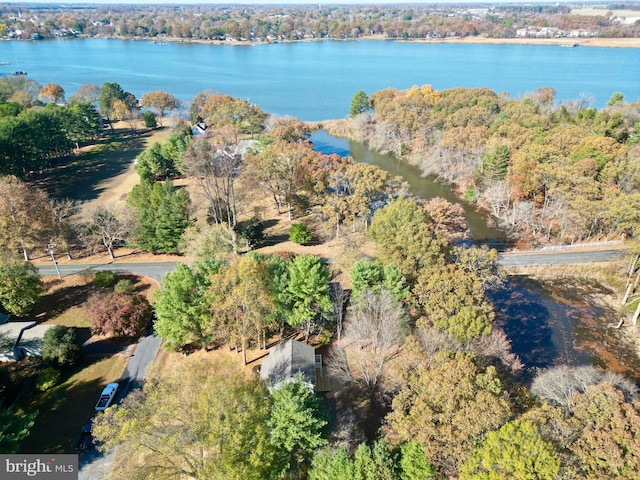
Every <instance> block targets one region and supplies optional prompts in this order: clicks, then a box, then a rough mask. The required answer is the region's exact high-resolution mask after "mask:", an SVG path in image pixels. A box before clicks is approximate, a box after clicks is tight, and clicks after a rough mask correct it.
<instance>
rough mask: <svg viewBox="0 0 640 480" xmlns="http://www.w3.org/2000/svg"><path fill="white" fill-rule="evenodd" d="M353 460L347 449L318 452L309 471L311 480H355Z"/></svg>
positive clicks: (326, 448)
mask: <svg viewBox="0 0 640 480" xmlns="http://www.w3.org/2000/svg"><path fill="white" fill-rule="evenodd" d="M354 478H355V471H354V466H353V460H352V459H351V457H350V456H349V452H348V451H347V450H346V449H345V448H331V447H325V448H322V449H320V450H316V452H315V453H314V455H313V460H312V462H311V468H310V469H309V480H353V479H354Z"/></svg>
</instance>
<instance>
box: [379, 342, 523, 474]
mask: <svg viewBox="0 0 640 480" xmlns="http://www.w3.org/2000/svg"><path fill="white" fill-rule="evenodd" d="M509 416H510V406H509V403H508V401H507V400H506V397H505V394H504V392H503V390H502V387H501V382H500V379H499V378H498V375H497V373H496V371H495V369H494V368H493V367H487V369H486V370H481V369H479V368H478V367H477V366H476V364H475V362H474V360H473V358H472V357H471V356H470V355H469V354H465V353H458V354H456V355H454V356H446V355H442V354H441V355H440V356H439V357H438V358H437V359H436V361H435V362H432V365H431V367H428V366H426V365H424V364H423V365H417V366H416V368H415V369H412V370H411V373H409V374H408V375H406V378H405V383H404V384H403V385H402V386H401V387H400V390H399V392H398V394H397V395H396V397H395V398H394V399H393V402H392V411H391V413H389V414H388V415H387V418H386V420H387V422H388V425H389V432H388V437H389V438H390V439H392V438H395V439H398V440H399V441H401V442H402V441H415V442H419V443H420V444H422V445H423V446H424V449H425V453H426V455H427V457H428V459H429V460H430V462H431V463H432V464H433V465H434V466H435V467H436V469H437V470H438V472H439V473H440V474H443V475H456V474H457V473H458V471H459V468H460V466H461V465H462V464H463V463H464V462H466V461H467V460H468V459H470V458H471V451H472V447H473V445H474V444H475V442H476V441H479V440H480V439H482V438H483V436H484V435H485V434H486V433H487V432H489V431H491V430H495V429H497V428H499V427H500V426H501V425H502V424H503V423H504V422H505V421H506V420H508V418H509Z"/></svg>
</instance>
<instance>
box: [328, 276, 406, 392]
mask: <svg viewBox="0 0 640 480" xmlns="http://www.w3.org/2000/svg"><path fill="white" fill-rule="evenodd" d="M405 325H406V313H405V312H404V309H403V308H402V305H401V304H400V303H399V302H398V301H397V300H396V299H395V297H394V296H393V294H392V293H391V292H389V291H387V290H386V289H384V288H382V289H380V290H378V291H372V290H369V291H365V292H362V293H361V294H360V295H358V297H357V298H356V299H355V301H354V303H353V305H351V307H350V308H349V312H348V314H347V321H346V326H345V330H344V337H343V339H342V341H341V342H340V343H339V344H337V345H336V346H335V347H334V348H333V349H332V353H331V356H330V357H329V359H328V368H329V371H330V372H331V373H332V374H334V375H336V376H337V377H339V378H341V379H343V380H345V381H348V382H352V383H354V384H356V385H358V386H359V387H361V388H362V389H363V390H365V391H366V392H367V394H368V396H369V398H370V399H371V400H375V399H376V398H377V397H378V395H379V394H381V393H382V391H381V388H382V384H383V381H384V376H385V370H386V367H387V365H388V362H389V361H390V360H391V359H392V358H394V357H395V356H396V355H397V354H398V352H399V350H400V347H401V346H402V343H403V341H404V336H403V333H402V332H403V328H404V326H405Z"/></svg>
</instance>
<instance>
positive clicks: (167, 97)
mask: <svg viewBox="0 0 640 480" xmlns="http://www.w3.org/2000/svg"><path fill="white" fill-rule="evenodd" d="M140 105H142V107H143V108H150V109H151V110H153V112H154V113H155V114H156V115H158V117H160V126H162V119H163V117H164V116H165V115H166V114H167V112H170V111H172V110H175V109H177V108H178V107H179V106H180V101H179V100H178V99H177V98H176V97H174V96H173V95H171V94H170V93H167V92H164V91H162V90H153V91H151V92H147V93H145V94H143V95H142V97H141V98H140Z"/></svg>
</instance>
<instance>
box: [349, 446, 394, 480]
mask: <svg viewBox="0 0 640 480" xmlns="http://www.w3.org/2000/svg"><path fill="white" fill-rule="evenodd" d="M353 466H354V477H353V478H354V479H355V480H393V479H395V478H397V474H396V469H397V462H396V458H395V455H394V454H392V453H391V450H390V449H389V446H388V444H387V442H385V441H384V440H383V439H381V440H378V441H376V442H375V443H374V444H373V448H371V447H369V446H368V445H367V444H365V443H362V444H360V446H358V448H357V449H356V452H355V454H354V458H353Z"/></svg>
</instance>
